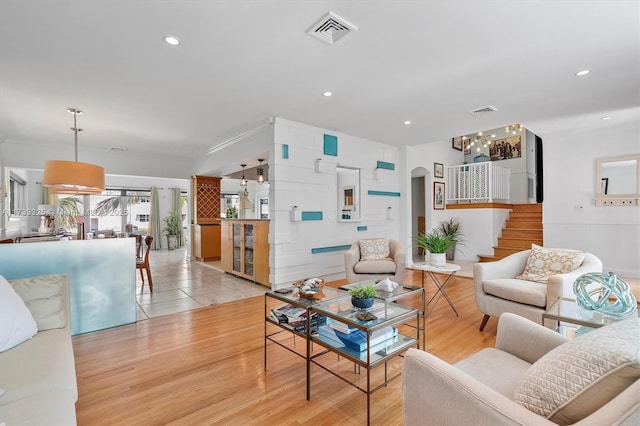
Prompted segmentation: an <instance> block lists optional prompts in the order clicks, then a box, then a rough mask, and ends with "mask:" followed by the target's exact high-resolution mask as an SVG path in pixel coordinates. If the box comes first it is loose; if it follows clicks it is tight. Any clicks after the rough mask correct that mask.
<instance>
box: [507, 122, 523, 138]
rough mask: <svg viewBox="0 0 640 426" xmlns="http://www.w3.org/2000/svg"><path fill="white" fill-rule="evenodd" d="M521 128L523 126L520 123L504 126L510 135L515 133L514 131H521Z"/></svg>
mask: <svg viewBox="0 0 640 426" xmlns="http://www.w3.org/2000/svg"><path fill="white" fill-rule="evenodd" d="M522 130H524V126H523V125H522V124H520V123H517V124H512V125H510V126H507V127H505V128H504V131H505V132H506V133H511V134H512V135H515V134H516V132H521V131H522Z"/></svg>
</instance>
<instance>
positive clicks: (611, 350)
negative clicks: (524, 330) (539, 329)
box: [514, 318, 640, 425]
mask: <svg viewBox="0 0 640 426" xmlns="http://www.w3.org/2000/svg"><path fill="white" fill-rule="evenodd" d="M638 379H640V319H639V318H631V319H627V320H623V321H619V322H616V323H613V324H609V325H607V326H604V327H602V328H599V329H597V330H594V331H591V332H589V333H586V334H583V335H581V336H579V337H576V338H575V339H574V340H571V341H569V342H567V343H564V344H562V345H560V346H558V347H556V348H555V349H553V350H551V351H550V352H548V353H547V354H546V355H544V356H543V357H542V358H540V359H539V360H538V361H536V362H535V363H534V364H533V365H532V366H531V367H530V368H529V370H527V372H526V373H525V375H524V376H523V377H522V380H521V381H520V383H519V385H518V387H517V388H516V391H515V395H514V400H515V401H516V402H517V403H519V404H520V405H522V406H523V407H525V408H527V409H528V410H530V411H533V412H534V413H536V414H539V415H541V416H544V417H546V418H547V419H549V420H551V421H552V422H554V423H557V424H561V425H562V424H573V423H576V422H578V421H580V420H582V419H583V418H585V417H586V416H588V415H590V414H591V413H593V412H594V411H596V410H598V409H599V408H600V407H602V406H603V405H605V404H606V403H607V402H609V401H610V400H611V399H613V398H615V397H616V395H618V394H619V393H620V392H622V391H623V390H625V389H626V388H627V387H628V386H630V385H631V384H632V383H633V382H635V381H636V380H638Z"/></svg>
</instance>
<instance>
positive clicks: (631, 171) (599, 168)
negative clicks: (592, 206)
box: [595, 155, 640, 206]
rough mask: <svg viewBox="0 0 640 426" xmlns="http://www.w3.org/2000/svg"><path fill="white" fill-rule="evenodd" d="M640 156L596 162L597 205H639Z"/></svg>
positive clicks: (605, 159) (598, 160) (604, 159)
mask: <svg viewBox="0 0 640 426" xmlns="http://www.w3.org/2000/svg"><path fill="white" fill-rule="evenodd" d="M639 165H640V155H627V156H622V157H612V158H600V159H597V160H596V182H595V193H596V205H598V206H607V205H615V206H619V205H638V199H639V198H640V167H639Z"/></svg>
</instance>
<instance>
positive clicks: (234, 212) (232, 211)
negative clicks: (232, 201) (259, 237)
mask: <svg viewBox="0 0 640 426" xmlns="http://www.w3.org/2000/svg"><path fill="white" fill-rule="evenodd" d="M226 213H227V215H226V216H227V219H237V218H238V209H237V208H236V206H229V207H227V212H226Z"/></svg>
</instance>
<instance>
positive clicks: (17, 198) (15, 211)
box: [9, 173, 27, 216]
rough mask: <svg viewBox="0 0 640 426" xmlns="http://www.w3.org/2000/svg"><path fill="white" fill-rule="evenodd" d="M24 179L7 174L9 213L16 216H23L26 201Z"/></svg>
mask: <svg viewBox="0 0 640 426" xmlns="http://www.w3.org/2000/svg"><path fill="white" fill-rule="evenodd" d="M26 183H27V182H26V181H24V180H23V179H21V178H20V177H18V176H16V175H14V174H13V173H10V174H9V214H11V215H16V216H25V215H26V214H27V213H26V209H27V206H26V203H25V187H26Z"/></svg>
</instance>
